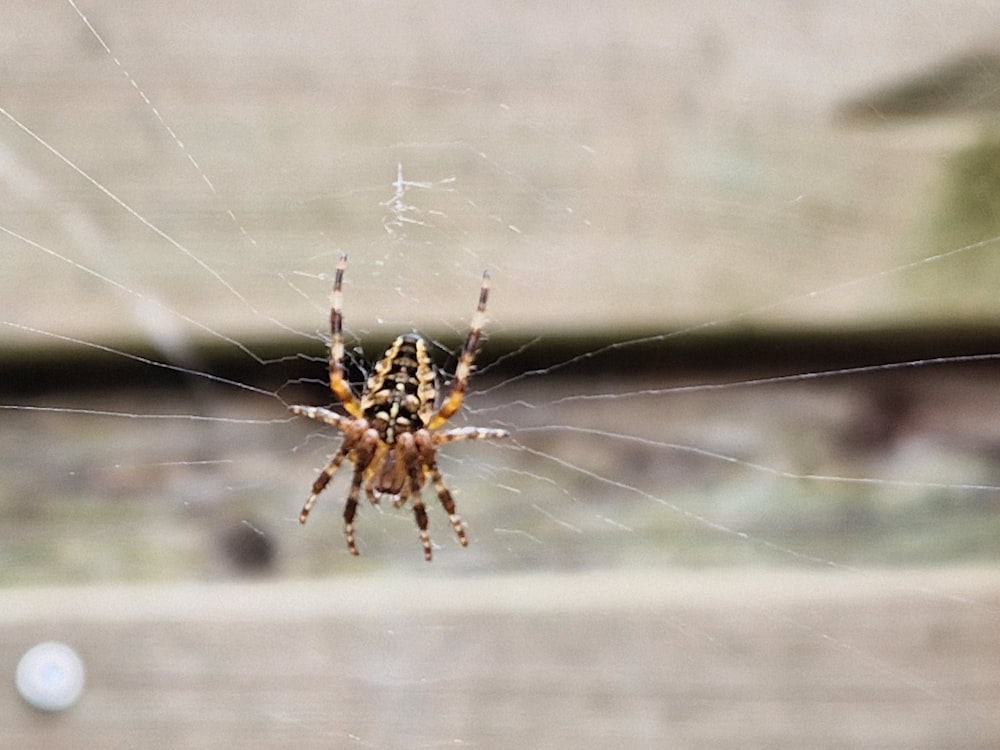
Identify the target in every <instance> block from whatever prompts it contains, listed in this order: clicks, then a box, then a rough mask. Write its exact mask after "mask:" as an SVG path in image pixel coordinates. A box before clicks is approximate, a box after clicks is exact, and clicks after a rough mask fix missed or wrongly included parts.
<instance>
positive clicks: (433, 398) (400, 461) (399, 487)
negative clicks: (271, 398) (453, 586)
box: [289, 255, 508, 561]
mask: <svg viewBox="0 0 1000 750" xmlns="http://www.w3.org/2000/svg"><path fill="white" fill-rule="evenodd" d="M346 267H347V256H346V255H341V256H340V261H339V262H338V263H337V273H336V276H335V277H334V282H333V300H332V304H331V308H330V331H331V338H330V390H331V391H333V395H334V396H336V397H337V399H338V400H339V401H340V403H341V405H342V406H343V408H344V411H346V412H347V414H346V415H343V414H338V413H337V412H335V411H332V410H331V409H324V408H323V407H319V406H292V407H289V408H290V409H291V411H292V412H293V413H294V414H299V415H302V416H304V417H309V418H310V419H315V420H318V421H320V422H324V423H326V424H328V425H332V426H333V427H336V428H337V429H338V430H340V431H341V432H342V433H343V441H342V442H341V444H340V448H339V449H338V450H337V452H336V453H334V454H333V456H331V457H330V461H329V463H328V464H327V465H326V468H325V469H323V471H322V472H321V473H320V475H319V476H318V477H317V478H316V481H315V482H313V486H312V494H311V495H309V499H308V500H306V502H305V505H303V506H302V512H301V513H299V523H305V522H306V520H307V519H308V518H309V511H311V510H312V508H313V505H315V504H316V498H317V497H319V495H320V493H321V492H323V490H325V489H326V486H327V485H328V484H329V483H330V480H331V479H333V475H334V474H336V473H337V469H338V468H340V464H341V463H342V462H343V461H344V459H345V458H346V459H347V460H349V461H350V462H352V463H353V464H354V475H353V477H352V478H351V489H350V490H349V491H348V493H347V503H346V504H345V505H344V536H345V537H346V538H347V550H348V551H349V552H350V553H351V554H352V555H357V554H358V548H357V545H356V544H355V541H354V514H355V512H356V511H357V508H358V497H359V495H360V494H361V488H362V487H364V490H365V494H366V495H367V497H368V500H369V501H370V502H372V503H373V504H376V503H378V501H379V499H380V497H381V496H382V495H389V496H394V497H395V498H396V500H395V501H394V505H395V507H397V508H399V507H402V506H403V505H405V504H406V503H407V502H409V503H410V504H411V506H412V508H413V514H414V516H415V518H416V522H417V528H418V529H419V530H420V542H421V544H422V545H423V548H424V559H425V560H428V561H429V560H430V559H431V556H432V553H431V538H430V535H429V534H428V533H427V510H426V509H425V507H424V502H423V500H422V499H421V497H420V491H421V490H422V489H423V488H424V485H425V484H426V483H427V480H428V479H430V481H431V484H433V485H434V490H435V492H437V496H438V499H440V500H441V505H443V506H444V510H445V512H446V513H447V514H448V518H449V519H450V520H451V525H452V527H454V529H455V534H456V535H457V536H458V541H459V542H460V543H461V545H462V546H463V547H465V546H468V544H469V540H468V537H466V535H465V527H464V525H463V523H462V519H461V518H460V517H459V515H458V513H457V512H456V510H455V501H454V499H452V496H451V492H449V490H448V488H447V487H446V486H445V483H444V479H443V478H442V476H441V470H440V469H439V468H438V464H437V449H438V446H439V445H441V444H442V443H450V442H454V441H456V440H493V439H498V438H505V437H507V436H508V433H507V431H506V430H499V429H488V428H484V427H455V428H452V429H448V430H442V429H441V428H442V427H443V426H444V424H445V423H446V422H447V421H448V420H449V419H450V418H451V417H452V416H454V414H455V413H456V412H457V411H458V410H459V408H460V407H461V406H462V401H463V399H464V398H465V391H466V388H467V387H468V384H469V375H470V374H471V373H472V365H473V362H474V360H475V358H476V350H477V348H478V346H479V337H480V334H481V333H482V330H483V325H484V324H485V322H486V298H487V297H488V296H489V291H490V277H489V274H488V273H484V274H483V284H482V286H481V287H480V289H479V304H478V305H477V307H476V312H475V314H474V315H473V316H472V322H471V325H470V330H469V335H468V337H467V338H466V339H465V345H464V346H463V347H462V353H461V355H460V356H459V358H458V366H457V368H456V370H455V379H454V382H453V383H452V386H451V390H450V391H449V393H448V395H447V397H446V398H445V399H444V401H443V402H442V403H441V406H440V407H439V408H436V403H437V401H438V389H437V373H436V371H435V368H434V363H433V362H432V361H431V357H430V354H428V352H427V342H426V341H425V340H424V339H423V337H421V336H420V335H419V334H417V333H404V334H403V335H402V336H398V337H397V338H396V340H395V341H393V342H392V345H391V346H390V347H389V348H388V349H387V350H386V352H385V354H384V355H383V356H382V359H381V360H379V361H378V363H377V364H376V365H375V367H374V369H373V370H372V373H371V375H369V376H368V380H367V382H366V383H365V387H364V391H363V392H362V394H361V397H360V398H358V397H356V396H355V395H354V392H353V391H352V390H351V386H350V383H349V382H348V381H347V379H346V377H345V373H344V367H343V364H342V363H343V359H344V337H343V333H342V331H341V328H342V325H343V318H342V315H341V307H342V302H343V294H342V292H341V286H342V284H343V281H344V269H345V268H346Z"/></svg>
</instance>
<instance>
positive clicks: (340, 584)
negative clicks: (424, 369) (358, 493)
mask: <svg viewBox="0 0 1000 750" xmlns="http://www.w3.org/2000/svg"><path fill="white" fill-rule="evenodd" d="M998 607H1000V572H998V571H996V570H992V569H991V570H981V569H978V570H977V569H962V568H956V569H953V570H926V571H891V572H880V571H869V572H867V573H864V574H852V573H845V572H805V571H782V570H773V569H760V570H753V571H747V570H744V571H717V572H683V571H678V570H655V569H648V570H632V571H629V572H627V573H623V574H599V573H598V574H595V573H590V574H580V575H526V576H515V577H491V576H485V577H460V578H449V577H447V576H444V577H439V576H437V575H435V574H434V573H433V572H427V573H426V574H424V575H420V576H416V575H414V576H412V577H405V578H400V577H392V576H390V577H367V578H356V579H336V580H329V581H314V582H308V583H304V582H300V583H296V582H284V583H259V584H212V585H205V584H197V583H187V584H176V585H166V586H150V587H139V588H133V587H82V588H77V589H74V588H50V589H12V590H6V591H3V592H0V643H2V644H3V647H2V650H0V668H2V671H3V672H4V673H6V674H10V673H11V670H12V669H13V664H14V662H15V660H16V659H17V657H18V656H19V654H20V653H21V652H22V651H24V650H25V649H27V648H28V647H29V646H31V645H32V644H34V643H35V642H37V641H39V640H42V639H46V638H56V639H62V640H64V641H66V642H68V643H70V644H72V645H73V646H74V647H75V648H77V649H78V651H79V653H80V654H81V655H82V657H83V659H84V660H85V662H86V667H87V670H88V672H87V678H88V683H87V688H86V691H85V693H84V696H83V698H82V699H81V701H80V702H79V703H78V704H77V705H76V706H75V707H74V708H72V709H71V710H69V711H68V712H66V713H65V714H62V715H51V716H49V715H41V714H39V713H37V712H35V711H33V710H32V709H29V708H28V707H27V706H26V705H25V704H23V703H22V702H21V701H20V700H19V699H18V697H17V696H16V695H15V694H14V691H13V689H12V688H10V687H8V689H7V690H6V691H5V693H4V694H3V696H2V698H0V737H3V738H4V742H3V745H4V746H5V747H12V748H13V747H16V748H24V749H29V748H39V749H41V748H45V749H46V750H51V749H53V748H79V747H101V748H108V749H114V748H135V747H143V748H175V747H205V748H216V747H219V748H221V747H245V748H276V747H288V748H292V747H294V748H311V747H315V748H329V747H378V748H401V747H453V746H454V747H491V748H493V747H539V748H563V747H565V748H571V747H588V748H612V747H615V748H619V747H648V748H661V747H676V748H685V747H698V748H730V747H747V748H750V747H760V748H764V747H766V748H787V749H788V750H793V749H794V750H798V749H799V748H804V747H810V748H849V747H883V748H910V749H911V750H912V749H914V748H917V749H919V748H926V749H927V750H931V749H932V748H933V749H937V748H943V747H950V748H958V747H961V748H982V749H983V750H986V749H987V748H995V747H997V746H998V744H1000V712H998V711H997V706H998V705H1000V638H998V636H997V628H996V612H997V611H998Z"/></svg>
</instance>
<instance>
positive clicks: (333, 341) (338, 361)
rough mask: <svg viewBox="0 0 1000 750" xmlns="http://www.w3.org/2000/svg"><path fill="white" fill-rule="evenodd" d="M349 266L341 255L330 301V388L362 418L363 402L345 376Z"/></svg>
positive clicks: (349, 410)
mask: <svg viewBox="0 0 1000 750" xmlns="http://www.w3.org/2000/svg"><path fill="white" fill-rule="evenodd" d="M346 268H347V255H346V254H345V255H341V256H340V260H339V261H338V262H337V273H336V275H335V276H334V279H333V295H332V297H331V301H330V390H331V391H333V394H334V395H335V396H336V397H337V399H338V400H339V401H340V403H342V404H343V405H344V409H345V410H346V411H347V413H348V414H350V415H351V416H352V417H357V418H359V419H360V418H361V417H363V416H364V413H363V412H362V410H361V404H360V403H359V402H358V400H357V399H356V398H355V397H354V393H353V392H352V391H351V384H350V383H349V382H348V380H347V378H346V377H345V376H344V365H343V361H344V333H343V326H344V316H343V313H342V310H343V304H344V294H343V292H342V291H341V287H342V285H343V283H344V269H346Z"/></svg>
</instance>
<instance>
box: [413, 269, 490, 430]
mask: <svg viewBox="0 0 1000 750" xmlns="http://www.w3.org/2000/svg"><path fill="white" fill-rule="evenodd" d="M489 296H490V274H489V272H488V271H487V272H484V273H483V285H482V286H481V287H480V288H479V304H478V305H477V306H476V312H475V313H474V314H473V316H472V322H471V323H470V324H469V335H468V337H467V338H466V339H465V345H464V346H463V347H462V354H461V356H459V358H458V366H457V367H456V368H455V381H454V382H453V383H452V385H451V391H450V392H449V393H448V398H447V399H445V401H444V403H443V404H441V408H440V409H438V410H437V413H436V414H434V415H433V416H432V417H431V418H430V419H429V420H428V421H427V423H426V425H425V427H426V428H427V429H428V430H436V429H437V428H438V427H440V426H441V425H443V424H444V423H445V422H447V421H448V420H449V419H451V418H452V417H453V416H454V415H455V413H456V412H457V411H458V410H459V409H460V408H461V407H462V401H463V400H464V399H465V391H466V388H467V387H468V385H469V376H470V375H471V374H472V364H473V362H475V359H476V352H477V351H478V349H479V338H480V336H481V334H482V332H483V326H484V325H486V300H487V298H488V297H489Z"/></svg>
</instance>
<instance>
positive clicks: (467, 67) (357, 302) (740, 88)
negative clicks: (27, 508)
mask: <svg viewBox="0 0 1000 750" xmlns="http://www.w3.org/2000/svg"><path fill="white" fill-rule="evenodd" d="M79 7H80V9H81V12H83V13H84V14H86V15H87V17H88V19H89V20H90V22H91V23H92V24H93V27H94V29H95V30H96V31H97V32H98V33H99V34H101V36H102V39H103V40H104V41H106V43H107V44H108V45H109V47H110V50H111V54H108V53H107V52H105V50H104V49H102V47H101V45H100V43H99V42H98V41H97V39H96V38H95V37H94V35H93V34H92V33H91V32H90V31H89V30H88V29H87V28H86V26H85V25H84V23H83V21H82V20H81V19H80V17H79V16H78V15H77V13H76V12H75V11H74V10H73V7H72V6H71V5H70V4H69V3H63V4H57V5H55V6H49V5H44V4H39V3H24V2H22V3H10V4H9V6H8V8H6V9H5V11H6V12H5V16H4V24H3V27H4V28H3V29H0V35H2V36H0V41H2V42H3V43H2V44H0V67H2V69H3V70H4V71H6V76H5V85H4V96H3V102H2V106H3V108H4V110H5V111H6V112H7V113H8V114H9V115H10V117H11V118H14V119H7V118H0V143H2V144H3V150H4V159H5V160H4V173H5V176H6V186H7V191H6V192H5V194H4V201H3V207H4V208H3V216H2V217H0V223H2V225H3V227H4V228H5V229H8V230H10V232H12V234H7V233H3V234H0V250H2V252H0V258H2V261H0V270H2V273H3V277H4V279H5V281H6V282H7V284H6V286H5V289H4V305H5V307H4V318H5V319H6V320H9V321H12V322H13V323H14V324H16V325H18V326H27V327H31V328H34V329H38V330H40V331H42V332H43V333H38V332H37V331H25V330H23V329H19V328H11V327H0V341H3V342H4V344H5V345H26V346H27V345H38V344H43V345H44V344H53V343H56V341H58V339H53V338H51V337H48V336H46V335H45V334H46V333H53V334H56V335H62V336H73V337H78V338H84V339H87V340H100V341H109V340H111V341H122V340H128V341H136V340H143V339H146V340H159V341H161V343H162V342H163V341H164V340H166V341H169V340H171V337H173V338H174V339H176V338H177V337H178V336H181V335H183V336H189V337H192V338H204V337H209V338H213V339H215V337H214V336H213V335H212V334H211V333H210V332H211V331H215V332H218V333H224V334H227V335H231V336H233V337H235V338H237V339H239V340H242V341H245V340H248V339H260V338H265V337H268V336H280V335H284V334H285V333H287V331H288V330H289V329H290V330H294V331H301V332H306V333H309V332H312V331H314V330H317V329H322V328H323V322H322V321H323V311H322V308H323V306H324V305H325V302H326V297H327V294H328V290H329V276H330V274H331V273H332V269H333V265H334V263H335V260H336V257H337V255H338V253H340V252H341V251H348V252H350V253H352V269H351V272H350V276H349V282H348V287H349V291H348V292H347V295H348V299H349V303H348V304H349V312H348V318H349V320H348V325H349V326H351V327H352V328H353V327H356V326H357V327H366V326H371V325H372V322H371V321H373V320H375V319H379V320H385V321H387V322H388V323H391V324H393V327H392V328H389V329H387V331H386V333H387V335H390V336H391V335H392V334H394V332H395V327H394V326H395V325H396V324H397V323H401V324H405V325H406V326H409V325H416V326H419V327H421V328H424V329H427V328H433V329H435V330H444V329H450V328H453V327H460V326H461V325H462V322H464V320H465V319H466V318H467V317H468V315H469V311H468V306H469V304H470V298H471V299H472V302H474V296H475V292H476V287H477V279H478V276H479V275H480V274H481V273H482V270H483V268H484V267H489V268H490V269H491V270H492V271H493V273H494V277H495V287H496V294H495V299H494V300H493V301H492V302H491V317H492V318H493V319H494V321H495V324H494V330H500V329H501V328H503V329H505V330H507V331H508V332H521V333H524V332H527V331H530V332H549V333H551V332H552V331H554V330H562V331H579V330H581V329H583V330H588V329H594V328H604V329H607V330H612V331H614V330H620V329H622V328H623V327H641V328H655V329H658V330H666V329H673V328H676V327H680V326H685V325H692V324H693V325H698V324H703V323H705V322H707V321H717V320H721V321H732V320H733V319H734V316H736V317H735V320H736V322H739V323H741V324H745V323H747V322H751V323H753V324H756V325H761V324H769V325H774V324H779V325H785V326H787V325H796V326H802V325H805V326H810V325H823V326H840V325H845V324H848V325H866V326H867V325H875V324H880V323H881V324H906V325H914V324H926V323H934V322H941V321H947V322H954V321H955V320H956V319H957V318H960V317H971V318H972V319H974V320H977V321H978V320H981V319H982V318H983V317H987V318H988V319H990V320H994V319H995V311H994V306H993V299H994V298H993V295H992V288H991V287H989V285H988V284H985V283H983V281H982V280H983V279H984V278H989V277H990V274H989V273H987V272H985V271H983V270H982V267H981V266H977V265H975V259H976V258H977V257H980V256H981V255H983V253H971V252H970V253H965V254H959V255H956V256H953V257H949V258H948V259H947V260H946V262H944V263H932V264H927V265H926V266H923V265H918V266H917V267H914V268H910V269H908V270H907V271H906V272H905V273H888V274H885V273H884V272H885V271H887V270H888V269H894V268H899V267H900V266H902V265H905V264H910V263H914V262H916V261H919V260H921V259H923V258H926V257H927V256H929V255H934V254H938V253H944V252H947V251H951V250H955V249H957V248H956V247H955V246H952V245H949V244H948V243H947V241H945V240H941V241H940V244H935V242H934V241H933V240H931V239H928V231H929V229H930V228H931V224H932V222H933V220H934V218H935V215H936V214H935V211H936V210H937V208H938V206H937V203H936V201H937V199H938V197H939V194H940V191H941V179H942V172H943V170H944V169H945V167H944V164H945V160H946V158H947V155H948V153H949V152H950V151H951V150H953V149H956V148H959V147H961V146H963V145H965V144H967V143H969V142H970V140H971V139H973V138H974V137H975V134H976V133H977V132H978V130H979V127H978V125H977V122H976V121H975V120H974V119H973V120H955V119H950V120H946V121H938V122H936V123H935V122H933V121H931V122H925V123H923V124H921V125H920V126H918V127H913V126H912V124H910V125H909V126H898V125H897V126H895V127H893V125H892V124H891V123H885V122H883V121H881V120H878V118H877V116H876V117H875V118H873V119H874V120H875V121H876V122H878V123H879V125H880V126H879V127H871V123H868V124H866V125H863V126H857V125H856V124H845V123H844V122H843V121H842V120H840V119H838V115H837V113H838V108H839V107H840V106H841V105H842V104H844V102H846V101H853V100H855V99H856V98H857V97H858V96H861V95H863V94H865V93H867V92H868V91H870V90H872V89H873V88H876V87H880V86H884V85H887V84H890V83H892V82H894V81H897V80H903V79H906V77H907V76H909V75H913V74H915V73H923V72H925V71H926V70H927V69H929V68H932V67H933V66H934V65H937V64H939V63H941V62H942V61H947V60H950V59H952V58H954V57H955V56H960V55H966V54H968V53H969V52H970V51H976V50H979V49H982V48H983V47H985V48H986V49H994V48H995V44H992V43H986V42H987V41H988V39H989V37H985V39H984V34H986V33H987V30H988V29H991V28H993V27H994V26H995V23H994V22H995V10H994V9H993V8H992V7H991V6H990V5H989V4H985V5H984V4H982V3H979V2H974V1H973V0H968V1H966V2H956V3H951V4H950V5H949V9H948V12H947V13H941V12H938V10H937V9H936V8H934V9H933V10H924V11H920V10H915V9H914V8H912V7H910V6H908V5H899V6H895V5H884V4H872V5H861V6H857V5H850V6H848V5H841V4H837V3H812V4H809V3H806V4H804V5H801V6H796V8H795V10H794V12H791V11H789V9H788V8H787V7H786V6H785V5H784V4H783V3H763V4H754V5H747V6H740V7H736V8H734V7H733V5H732V4H731V3H728V2H721V1H719V0H716V2H711V3H705V2H679V3H666V4H665V3H661V2H648V0H635V1H633V2H629V3H620V4H616V5H615V7H614V8H613V9H611V8H603V7H598V6H594V7H590V8H586V9H583V8H574V9H572V11H566V10H564V9H559V10H556V9H554V8H552V7H549V6H537V7H536V6H520V7H518V8H517V9H511V8H508V7H507V6H505V5H503V4H490V3H481V4H469V3H466V2H457V1H455V2H450V3H440V4H437V5H436V6H434V8H433V9H432V8H428V7H427V6H426V5H425V4H423V3H414V4H407V3H401V4H396V3H393V4H390V5H371V4H365V3H360V4H348V5H336V6H334V5H325V4H322V3H295V4H291V5H287V6H286V5H282V6H275V5H273V4H270V3H252V4H248V3H245V2H241V3H212V4H211V5H207V4H206V5H187V6H185V7H184V8H177V7H174V6H172V5H166V4H156V3H145V4H144V5H143V6H142V8H141V10H138V9H136V8H132V7H128V8H125V7H123V6H121V5H120V4H119V3H109V2H99V1H98V0H94V1H93V2H87V3H81V4H79ZM126 74H127V75H128V76H130V77H131V80H130V79H129V78H128V77H126ZM542 80H544V84H540V81H542ZM133 82H134V86H133ZM137 89H139V90H141V93H142V95H144V96H146V97H148V98H149V100H150V101H151V102H152V105H150V104H148V103H146V101H144V100H143V98H142V96H141V95H140V93H139V91H137ZM960 104H961V102H956V105H960ZM154 106H155V107H156V110H155V112H154V110H153V108H152V107H154ZM876 115H877V112H876ZM158 117H159V118H162V121H161V120H160V119H158ZM15 120H16V122H15ZM168 128H170V130H172V131H173V133H174V134H175V135H172V134H171V132H170V131H169V130H168ZM28 131H31V133H33V134H34V135H35V136H37V137H38V138H39V139H41V140H42V141H44V144H45V145H43V144H42V143H40V142H39V141H37V140H36V139H35V138H34V137H33V136H32V135H29V133H28ZM181 144H183V146H182V145H181ZM53 150H55V151H58V152H59V154H60V155H61V156H63V157H65V159H66V160H68V161H69V162H71V163H72V165H73V166H70V165H69V164H67V163H66V161H64V160H63V158H60V157H59V156H57V155H56V154H55V153H53ZM189 157H190V158H191V159H194V160H195V161H196V162H197V163H198V165H199V168H197V169H196V168H195V167H194V166H193V165H192V164H191V162H190V161H189ZM399 164H402V165H403V168H404V177H405V178H407V179H409V180H412V181H415V182H418V183H426V184H428V185H431V186H436V189H416V188H415V189H414V190H413V191H412V193H411V194H410V195H409V196H408V198H407V202H408V203H410V204H412V206H413V207H414V209H415V210H416V211H418V212H419V213H416V214H414V216H415V217H416V218H417V219H426V221H423V222H420V221H418V222H413V223H410V224H408V225H406V226H405V227H404V228H401V229H403V230H405V231H399V232H397V233H396V234H395V235H393V236H389V235H388V234H387V232H386V231H385V223H386V222H387V221H388V220H390V219H391V214H390V212H389V209H388V208H387V202H388V201H390V200H391V199H392V198H393V195H394V188H393V182H394V180H395V179H396V175H397V172H396V170H397V166H398V165H399ZM74 167H75V168H76V169H79V170H82V171H83V172H84V173H86V175H87V176H88V177H89V178H90V179H92V180H93V181H95V182H97V183H99V184H100V186H101V187H102V188H104V189H106V190H107V191H109V192H110V193H112V194H113V195H114V196H115V198H117V199H118V200H119V201H121V202H123V203H124V204H126V205H127V206H128V209H126V208H124V207H123V206H122V205H121V204H120V203H118V202H116V201H115V200H112V199H111V198H109V196H108V195H107V194H106V193H105V192H104V191H103V190H101V189H99V188H98V187H96V186H95V185H94V184H93V183H92V182H91V181H90V180H88V179H85V178H84V177H81V175H80V174H79V173H78V172H77V171H76V169H75V168H74ZM199 169H200V171H199ZM207 181H210V182H211V183H212V185H213V186H214V189H210V188H209V187H208V185H207V184H206V182H207ZM133 211H134V214H138V216H140V217H142V219H143V220H139V219H137V217H136V215H134V214H133ZM230 212H231V214H232V217H234V218H231V216H230ZM149 224H152V225H153V227H155V230H154V228H151V227H150V226H149ZM49 251H51V252H49ZM986 251H988V248H986ZM986 251H984V252H986ZM966 261H969V263H967V262H966ZM970 263H971V265H970ZM987 267H988V268H993V266H987ZM942 268H943V269H945V270H944V271H942ZM859 279H864V280H865V281H864V282H863V283H858V280H859ZM821 290H822V293H821V294H815V295H812V296H807V295H809V293H811V292H819V291H821ZM984 291H985V293H983V292H984ZM40 292H41V293H43V294H44V299H45V300H46V304H38V297H39V293H40ZM973 292H974V293H973ZM593 299H606V300H615V301H616V303H615V304H611V305H593V304H581V301H582V300H583V301H585V300H593ZM159 304H162V305H163V306H164V308H165V309H159V308H158V307H157V305H159ZM362 304H363V305H364V307H362ZM183 316H187V317H188V318H190V319H192V320H193V321H195V324H193V325H192V324H191V323H190V321H185V320H184V318H183ZM460 321H462V322H460ZM63 343H65V342H63Z"/></svg>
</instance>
